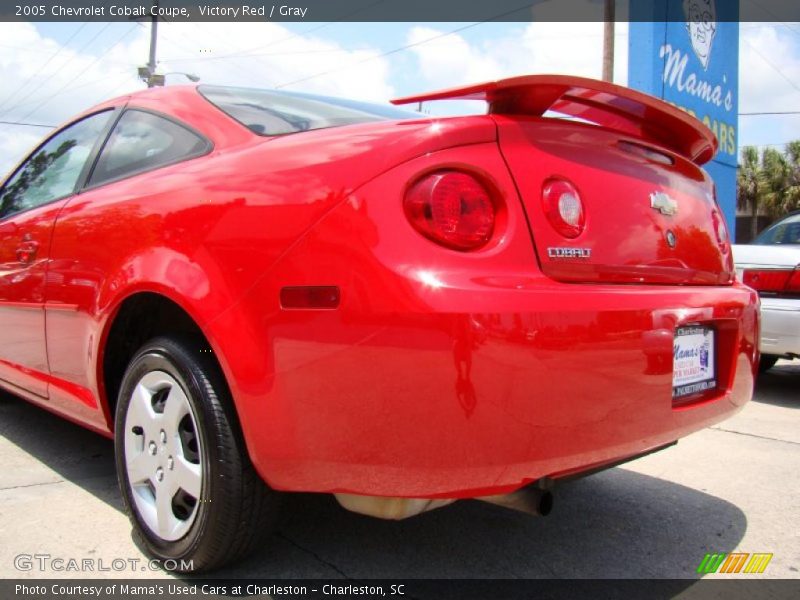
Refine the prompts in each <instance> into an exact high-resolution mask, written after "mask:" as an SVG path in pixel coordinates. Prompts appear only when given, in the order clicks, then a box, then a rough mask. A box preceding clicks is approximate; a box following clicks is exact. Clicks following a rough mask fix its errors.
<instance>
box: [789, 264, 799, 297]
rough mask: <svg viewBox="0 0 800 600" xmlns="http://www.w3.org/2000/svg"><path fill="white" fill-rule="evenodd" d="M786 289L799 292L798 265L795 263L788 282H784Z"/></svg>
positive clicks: (795, 292)
mask: <svg viewBox="0 0 800 600" xmlns="http://www.w3.org/2000/svg"><path fill="white" fill-rule="evenodd" d="M786 291H787V292H792V293H794V294H800V265H797V267H796V268H795V270H794V272H793V273H792V276H791V277H790V278H789V283H787V284H786Z"/></svg>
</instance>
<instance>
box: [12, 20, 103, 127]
mask: <svg viewBox="0 0 800 600" xmlns="http://www.w3.org/2000/svg"><path fill="white" fill-rule="evenodd" d="M110 26H111V22H110V21H109V22H108V23H106V24H105V26H103V28H102V29H100V31H98V32H97V33H96V34H94V36H92V39H90V40H89V41H88V42H86V43H85V44H84V45H83V46H81V47H80V49H78V50H76V53H77V54H80V53H81V52H82V51H83V50H84V49H85V48H87V47H88V46H89V44H91V43H92V42H94V41H95V40H96V39H97V38H98V37H99V36H100V34H102V33H103V32H104V31H105V30H106V29H108V28H109V27H110ZM63 48H64V47H63V46H62V48H61V49H62V50H63ZM60 51H61V50H59V52H60ZM56 54H58V53H56ZM53 58H55V56H54V57H53ZM48 62H49V61H48ZM61 66H62V67H63V66H64V65H61ZM40 71H41V69H40ZM38 73H39V72H37V73H36V74H37V75H38ZM55 73H56V71H54V72H53V73H52V74H50V75H48V76H47V77H45V78H43V79H42V80H41V81H40V82H39V84H38V85H35V86H34V87H33V88H31V89H30V90H28V92H27V93H26V94H25V95H24V96H22V98H20V99H19V100H18V101H17V104H15V105H14V106H12V107H11V108H6V109H5V111H3V116H5V115H8V114H10V113H11V112H12V111H14V110H16V109H17V108H21V107H23V106H24V105H25V100H27V99H28V98H30V96H31V94H33V93H34V92H36V91H38V90H39V89H41V87H42V86H43V85H44V84H45V83H47V82H48V81H49V80H50V79H52V77H53V75H55ZM19 89H21V88H19ZM26 116H27V115H26ZM23 118H24V117H23Z"/></svg>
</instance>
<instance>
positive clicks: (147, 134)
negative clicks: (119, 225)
mask: <svg viewBox="0 0 800 600" xmlns="http://www.w3.org/2000/svg"><path fill="white" fill-rule="evenodd" d="M207 149H208V143H207V142H206V141H205V140H204V139H203V138H201V137H200V136H199V135H197V134H196V133H193V132H192V131H190V130H189V129H187V128H186V127H183V126H181V125H178V124H177V123H175V122H173V121H170V120H169V119H165V118H163V117H159V116H158V115H154V114H151V113H148V112H143V111H141V110H127V111H125V113H124V114H123V115H122V117H121V118H120V120H119V121H118V122H117V124H116V125H115V126H114V131H113V132H112V133H111V137H110V138H109V139H108V142H107V143H106V145H105V148H103V150H102V152H101V153H100V158H99V160H98V161H97V165H95V168H94V171H93V172H92V176H91V178H90V179H89V185H97V184H100V183H104V182H106V181H111V180H112V179H119V178H121V177H125V176H128V175H133V174H135V173H139V172H141V171H148V170H150V169H155V168H157V167H163V166H165V165H169V164H172V163H175V162H178V161H181V160H186V159H187V158H193V157H195V156H199V155H200V154H203V153H204V152H205V151H206V150H207Z"/></svg>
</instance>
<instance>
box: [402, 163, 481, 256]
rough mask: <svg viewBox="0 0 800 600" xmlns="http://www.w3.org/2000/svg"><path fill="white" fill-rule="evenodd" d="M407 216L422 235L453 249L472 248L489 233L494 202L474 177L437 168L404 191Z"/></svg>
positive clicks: (478, 246) (476, 247)
mask: <svg viewBox="0 0 800 600" xmlns="http://www.w3.org/2000/svg"><path fill="white" fill-rule="evenodd" d="M404 205H405V211H406V216H407V217H408V220H409V221H410V222H411V224H412V225H413V226H414V228H415V229H416V230H417V231H419V232H420V233H421V234H422V235H424V236H425V237H427V238H429V239H431V240H433V241H434V242H436V243H438V244H441V245H442V246H447V247H448V248H453V249H454V250H476V249H478V248H480V247H481V246H484V245H485V244H486V243H487V242H488V241H489V239H490V238H491V237H492V232H493V231H494V222H495V206H494V203H493V202H492V198H491V195H490V194H489V191H488V190H487V189H486V188H485V187H484V186H483V185H482V184H481V182H480V181H478V180H477V179H476V178H475V177H473V176H472V175H470V174H468V173H462V172H460V171H437V172H436V173H431V174H430V175H427V176H425V177H423V178H422V179H420V180H419V181H418V182H416V183H415V184H414V185H413V186H411V188H409V190H408V192H407V193H406V197H405V201H404Z"/></svg>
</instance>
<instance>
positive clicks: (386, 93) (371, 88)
mask: <svg viewBox="0 0 800 600" xmlns="http://www.w3.org/2000/svg"><path fill="white" fill-rule="evenodd" d="M158 33H159V36H158V53H157V57H158V71H159V72H160V73H167V85H181V84H184V83H186V82H187V79H186V78H185V77H184V76H183V75H181V74H180V73H191V74H194V75H197V76H199V77H200V78H201V81H203V82H206V83H214V84H225V85H242V86H249V87H263V88H273V87H278V88H283V89H287V90H294V91H305V92H316V93H323V94H327V95H334V96H343V97H350V98H355V99H360V100H371V101H377V102H386V101H388V100H389V99H390V98H393V97H399V96H403V95H408V94H413V93H416V92H423V91H429V90H434V89H439V88H442V87H450V86H454V85H460V84H468V83H477V82H480V81H485V80H492V79H497V78H501V77H508V76H515V75H521V74H528V73H565V74H574V75H582V76H588V77H595V78H599V77H600V75H601V56H602V38H603V24H602V23H563V24H562V23H552V22H531V23H494V22H492V23H341V22H338V23H284V24H280V23H159V27H158ZM149 39H150V25H149V23H139V22H120V23H100V22H87V23H35V24H34V23H25V22H21V23H0V81H2V82H3V83H2V86H0V121H6V122H14V123H16V122H22V123H26V125H10V124H3V123H0V177H1V176H2V174H5V173H6V172H7V171H9V170H10V169H12V168H13V167H14V166H15V165H16V164H17V163H18V162H19V161H20V160H21V159H22V158H24V157H25V155H26V154H27V152H28V151H29V150H30V149H31V148H32V147H33V146H34V145H36V144H37V143H38V141H40V140H41V139H42V138H43V137H44V136H45V135H47V134H48V132H50V131H52V129H51V128H49V127H46V126H52V125H57V124H59V123H62V122H64V121H65V120H67V119H69V118H70V117H71V116H72V115H74V114H76V113H78V112H80V111H83V110H84V109H86V108H88V107H90V106H92V105H94V104H96V103H98V102H101V101H103V100H106V99H108V98H110V97H113V96H118V95H122V94H126V93H129V92H132V91H135V90H139V89H142V88H144V87H145V86H144V84H143V83H142V82H141V81H139V80H138V79H137V76H136V68H137V67H138V66H142V65H144V64H145V63H146V62H147V57H148V46H149ZM615 40H616V56H615V61H616V62H615V72H614V81H615V82H616V83H619V84H622V85H625V84H626V83H627V64H628V26H627V24H626V23H618V24H617V25H616V35H615ZM798 109H800V23H742V24H741V26H740V68H739V111H740V113H747V112H780V111H797V110H798ZM426 110H433V111H437V110H447V109H440V108H438V107H437V108H433V107H432V106H431V107H426ZM37 125H42V127H39V126H37ZM796 139H800V115H772V116H741V117H740V120H739V145H740V147H741V146H742V145H748V144H749V145H759V146H766V145H772V146H774V147H776V148H778V149H781V148H782V146H783V144H785V143H786V142H788V141H791V140H796Z"/></svg>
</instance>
